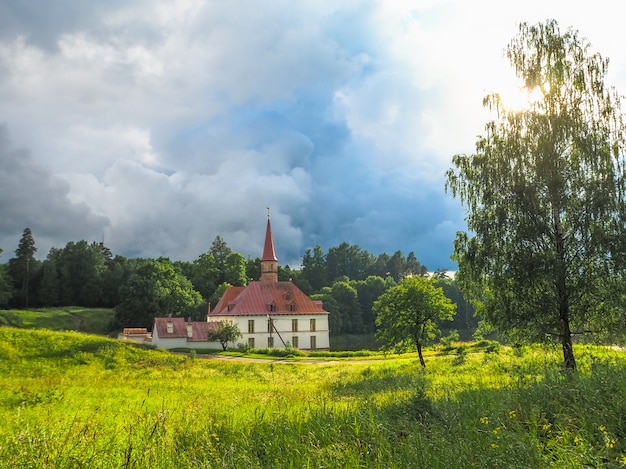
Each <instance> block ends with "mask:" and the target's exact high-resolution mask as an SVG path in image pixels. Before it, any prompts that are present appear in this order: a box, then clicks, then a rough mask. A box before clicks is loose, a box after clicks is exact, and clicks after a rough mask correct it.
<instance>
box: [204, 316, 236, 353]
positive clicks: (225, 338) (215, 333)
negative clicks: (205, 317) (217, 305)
mask: <svg viewBox="0 0 626 469" xmlns="http://www.w3.org/2000/svg"><path fill="white" fill-rule="evenodd" d="M240 337H243V334H242V333H241V331H240V330H239V326H238V325H237V324H235V323H234V322H231V321H222V322H221V323H220V325H219V327H218V328H217V329H215V330H214V329H211V330H209V333H208V337H207V339H208V340H209V341H210V342H219V343H220V344H221V345H222V349H223V350H226V349H227V348H228V343H229V342H235V341H236V340H237V339H239V338H240Z"/></svg>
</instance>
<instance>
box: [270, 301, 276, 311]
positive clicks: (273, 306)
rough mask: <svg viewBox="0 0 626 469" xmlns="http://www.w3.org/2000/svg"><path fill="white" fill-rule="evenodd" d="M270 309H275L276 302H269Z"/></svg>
mask: <svg viewBox="0 0 626 469" xmlns="http://www.w3.org/2000/svg"><path fill="white" fill-rule="evenodd" d="M270 311H276V303H271V304H270Z"/></svg>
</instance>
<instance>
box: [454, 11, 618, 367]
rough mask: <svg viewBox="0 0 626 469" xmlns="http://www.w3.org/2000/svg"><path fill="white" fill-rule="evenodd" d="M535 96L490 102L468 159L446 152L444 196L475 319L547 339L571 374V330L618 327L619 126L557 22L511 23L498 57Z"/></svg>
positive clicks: (582, 51)
mask: <svg viewBox="0 0 626 469" xmlns="http://www.w3.org/2000/svg"><path fill="white" fill-rule="evenodd" d="M506 54H507V57H508V58H509V60H510V62H511V65H512V67H513V68H514V70H515V73H516V75H517V77H518V79H519V80H520V81H521V82H522V83H525V85H526V87H527V88H528V89H529V91H530V90H533V89H535V90H536V91H537V92H538V93H537V94H538V95H539V96H540V97H539V99H537V100H535V101H532V102H530V103H529V107H528V108H527V109H525V110H522V111H515V110H511V109H508V108H506V103H503V102H502V99H501V97H500V96H499V95H497V94H494V95H490V96H488V97H487V98H485V106H486V107H487V108H489V109H491V110H493V111H495V113H496V119H494V120H492V121H490V122H488V123H487V125H486V133H485V135H484V136H480V137H479V139H478V141H477V143H476V153H475V154H473V155H456V156H454V158H453V164H454V169H450V170H449V171H448V172H447V178H448V180H447V188H448V189H450V190H451V191H452V193H453V194H454V195H455V196H458V197H460V199H461V201H462V202H463V203H464V204H465V205H466V207H467V217H466V220H467V226H468V230H469V233H472V234H471V235H470V234H467V233H462V232H461V233H458V235H457V239H456V241H455V249H454V259H455V260H456V261H457V262H458V264H459V273H458V275H457V278H458V279H459V280H460V282H461V284H462V287H463V289H464V291H465V292H466V293H468V294H470V296H471V297H472V299H473V300H474V301H475V302H476V305H477V306H478V307H479V308H480V314H481V316H482V317H483V319H485V320H487V321H489V322H490V323H491V324H492V325H494V326H497V327H498V328H499V330H500V331H501V332H505V333H507V334H513V336H514V337H516V338H518V339H520V340H546V339H548V340H549V339H551V338H556V339H557V340H558V342H559V343H560V344H561V346H562V348H563V356H564V364H565V366H566V368H568V369H570V370H571V369H574V368H575V365H576V363H575V359H574V355H573V353H572V339H571V336H572V332H573V331H584V330H588V329H592V330H608V329H611V328H615V327H618V325H620V324H623V313H622V311H623V308H624V298H625V296H624V295H623V292H624V289H625V287H624V279H623V274H624V266H625V265H626V263H625V262H624V260H625V259H624V258H625V255H626V249H625V244H624V243H625V242H626V241H625V240H626V223H625V218H626V197H625V195H626V194H625V190H626V189H625V188H626V159H625V156H624V155H625V151H626V146H625V138H626V132H625V130H626V128H625V127H624V122H623V119H622V114H621V110H620V97H619V96H618V95H617V93H616V92H615V91H614V90H613V89H611V88H609V87H608V86H605V84H604V78H605V76H606V73H607V67H608V60H606V59H603V58H602V57H601V56H600V55H599V54H597V53H591V52H590V46H589V43H588V42H587V41H586V40H585V39H582V38H580V37H579V35H578V33H577V32H576V31H573V30H568V31H567V32H565V33H561V31H560V29H559V27H558V25H557V23H556V21H553V20H551V21H547V22H545V23H540V24H537V25H528V24H526V23H523V24H521V25H520V29H519V34H518V36H517V37H516V38H514V39H513V40H512V41H511V43H510V44H509V46H508V48H507V51H506Z"/></svg>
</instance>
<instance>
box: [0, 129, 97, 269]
mask: <svg viewBox="0 0 626 469" xmlns="http://www.w3.org/2000/svg"><path fill="white" fill-rule="evenodd" d="M68 193H69V184H68V183H67V182H65V181H63V180H60V179H58V178H56V177H54V176H53V175H52V174H50V172H49V171H47V170H46V169H44V168H43V167H41V166H39V165H37V164H35V163H34V162H33V160H32V158H31V156H30V153H29V152H28V151H27V150H26V149H23V148H18V147H16V146H14V145H13V144H12V142H11V141H10V138H9V131H8V129H7V127H6V126H5V125H0V215H1V216H0V218H1V219H2V222H1V223H0V243H1V244H0V247H1V248H2V249H3V250H4V251H5V253H6V252H12V251H14V250H15V249H16V248H17V244H18V242H19V239H20V237H21V235H22V232H23V230H24V228H27V227H28V228H31V230H32V232H33V234H34V236H35V241H36V244H37V246H38V249H39V253H38V254H39V255H40V256H41V255H43V256H44V257H45V255H46V254H47V252H48V250H49V248H50V247H52V246H57V247H58V246H59V244H58V243H59V242H60V241H61V240H65V242H67V241H71V240H78V239H84V238H87V239H90V240H97V239H100V238H101V236H102V233H103V230H104V228H105V227H106V225H107V224H108V220H107V219H106V217H104V216H100V215H97V214H94V213H93V212H92V211H91V210H90V209H89V208H88V207H87V206H86V205H85V204H76V203H72V202H71V201H70V200H69V199H68ZM63 245H64V243H63ZM5 255H6V254H5Z"/></svg>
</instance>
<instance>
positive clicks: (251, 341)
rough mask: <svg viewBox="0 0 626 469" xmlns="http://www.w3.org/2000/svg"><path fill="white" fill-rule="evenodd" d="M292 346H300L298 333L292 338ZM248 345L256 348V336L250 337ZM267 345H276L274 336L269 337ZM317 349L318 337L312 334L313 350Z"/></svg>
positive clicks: (270, 346)
mask: <svg viewBox="0 0 626 469" xmlns="http://www.w3.org/2000/svg"><path fill="white" fill-rule="evenodd" d="M291 346H292V347H294V348H298V347H300V344H299V341H298V336H297V335H294V336H293V337H292V338H291ZM248 347H250V348H255V340H254V337H250V338H249V339H248ZM267 347H268V348H273V347H274V337H272V336H270V337H268V338H267ZM315 349H317V337H316V336H314V335H312V336H311V350H315Z"/></svg>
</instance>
